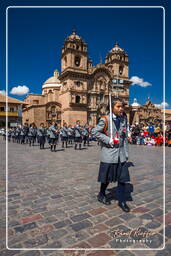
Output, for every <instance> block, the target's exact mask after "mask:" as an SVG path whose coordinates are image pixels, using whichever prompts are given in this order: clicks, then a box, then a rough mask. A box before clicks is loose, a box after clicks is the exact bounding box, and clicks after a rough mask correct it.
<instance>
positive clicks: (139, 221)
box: [127, 217, 142, 228]
mask: <svg viewBox="0 0 171 256" xmlns="http://www.w3.org/2000/svg"><path fill="white" fill-rule="evenodd" d="M141 224H142V219H140V218H139V217H136V218H133V219H131V220H130V221H128V222H127V225H128V226H129V227H130V228H138V227H139V226H141Z"/></svg>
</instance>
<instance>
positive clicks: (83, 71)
mask: <svg viewBox="0 0 171 256" xmlns="http://www.w3.org/2000/svg"><path fill="white" fill-rule="evenodd" d="M128 72H129V60H128V54H127V53H126V52H125V51H124V50H123V49H122V48H120V47H119V45H118V44H117V43H116V44H115V46H114V47H113V48H112V49H111V50H110V51H109V52H108V54H107V56H106V58H105V63H104V64H103V63H100V64H97V65H96V66H93V64H92V61H91V60H90V59H89V56H88V45H87V44H86V43H85V41H84V40H83V39H82V38H81V37H80V36H78V35H77V34H76V32H75V31H73V33H72V34H71V35H70V36H68V37H67V39H66V40H65V41H64V46H63V48H62V54H61V74H59V72H58V71H57V70H55V71H54V75H53V76H52V77H50V78H49V79H47V80H46V81H45V83H44V84H43V86H42V94H41V95H38V94H29V95H28V96H27V98H26V99H25V100H24V101H25V102H26V103H27V105H26V107H25V109H24V110H23V122H28V123H31V122H35V123H36V125H39V124H40V122H44V123H45V124H48V123H51V122H52V121H53V120H54V121H56V122H57V123H58V125H59V126H62V125H63V123H64V122H66V123H67V124H68V125H69V124H71V125H74V124H75V122H76V120H80V121H81V124H82V125H83V124H85V123H88V124H89V125H93V126H94V125H96V123H97V120H98V118H99V117H100V116H101V115H102V114H104V113H106V108H107V106H108V100H109V91H111V94H112V98H113V99H114V98H117V97H120V98H122V99H123V100H124V101H125V103H126V112H127V114H128V115H129V86H130V84H131V83H130V81H129V74H128Z"/></svg>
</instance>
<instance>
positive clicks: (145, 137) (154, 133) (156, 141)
mask: <svg viewBox="0 0 171 256" xmlns="http://www.w3.org/2000/svg"><path fill="white" fill-rule="evenodd" d="M164 131H165V136H164ZM130 134H131V137H132V144H136V145H147V146H162V145H165V146H169V147H171V126H170V125H165V126H163V125H162V124H153V123H152V122H149V123H146V124H143V123H141V124H138V123H135V124H132V125H131V126H130Z"/></svg>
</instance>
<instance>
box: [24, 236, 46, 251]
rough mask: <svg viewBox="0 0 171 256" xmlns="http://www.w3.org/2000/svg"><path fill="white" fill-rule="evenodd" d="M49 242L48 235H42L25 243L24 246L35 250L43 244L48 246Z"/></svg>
mask: <svg viewBox="0 0 171 256" xmlns="http://www.w3.org/2000/svg"><path fill="white" fill-rule="evenodd" d="M47 242H48V237H47V235H42V236H39V237H36V238H34V239H29V240H27V241H25V242H24V245H25V247H26V248H35V247H38V246H41V245H43V244H46V243H47Z"/></svg>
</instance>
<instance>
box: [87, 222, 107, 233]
mask: <svg viewBox="0 0 171 256" xmlns="http://www.w3.org/2000/svg"><path fill="white" fill-rule="evenodd" d="M105 230H108V226H106V225H105V224H97V225H95V226H93V227H90V228H88V229H87V232H88V234H90V235H94V234H96V233H100V232H102V231H105Z"/></svg>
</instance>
